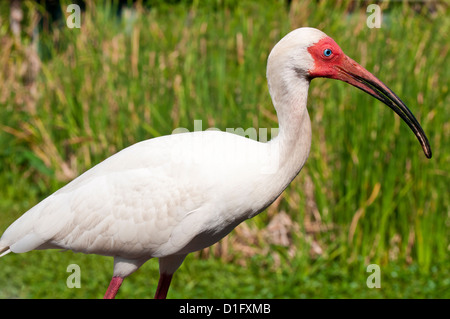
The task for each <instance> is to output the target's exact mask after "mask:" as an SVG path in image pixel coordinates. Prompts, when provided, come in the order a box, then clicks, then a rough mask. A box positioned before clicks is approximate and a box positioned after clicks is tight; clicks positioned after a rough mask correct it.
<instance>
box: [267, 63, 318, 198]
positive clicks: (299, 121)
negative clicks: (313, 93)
mask: <svg viewBox="0 0 450 319" xmlns="http://www.w3.org/2000/svg"><path fill="white" fill-rule="evenodd" d="M267 78H268V82H269V91H270V95H271V97H272V101H273V104H274V107H275V109H276V111H277V115H278V122H279V133H278V136H277V137H276V138H274V139H273V140H271V141H270V142H269V143H270V144H272V145H271V147H273V149H274V151H277V152H278V169H277V171H276V175H277V179H278V180H279V181H280V182H279V183H280V184H279V185H278V186H279V187H280V188H282V190H284V188H285V187H286V186H287V185H288V184H289V183H290V182H291V181H292V180H293V179H294V177H295V176H297V174H298V173H299V172H300V170H301V168H302V167H303V165H304V164H305V162H306V159H307V158H308V155H309V150H310V147H311V121H310V119H309V115H308V110H307V109H306V103H307V99H308V89H309V80H308V79H307V78H306V77H303V76H301V75H299V74H298V73H297V71H296V70H294V69H287V68H285V69H284V70H283V68H276V67H273V66H271V65H270V63H269V66H268V72H267ZM274 146H275V147H274ZM282 190H281V191H282Z"/></svg>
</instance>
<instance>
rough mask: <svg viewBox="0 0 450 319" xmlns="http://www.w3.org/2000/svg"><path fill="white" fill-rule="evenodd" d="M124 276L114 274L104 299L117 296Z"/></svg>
mask: <svg viewBox="0 0 450 319" xmlns="http://www.w3.org/2000/svg"><path fill="white" fill-rule="evenodd" d="M122 281H123V278H122V277H118V276H114V277H112V279H111V282H110V283H109V287H108V289H107V290H106V293H105V296H104V297H103V299H114V298H115V297H116V294H117V292H118V291H119V288H120V285H121V284H122Z"/></svg>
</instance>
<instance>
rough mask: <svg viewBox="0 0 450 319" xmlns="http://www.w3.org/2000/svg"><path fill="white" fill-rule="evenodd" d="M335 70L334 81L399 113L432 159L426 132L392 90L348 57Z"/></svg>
mask: <svg viewBox="0 0 450 319" xmlns="http://www.w3.org/2000/svg"><path fill="white" fill-rule="evenodd" d="M334 68H335V69H336V71H337V74H335V75H334V76H333V78H334V79H337V80H341V81H344V82H347V83H349V84H351V85H353V86H355V87H357V88H359V89H361V90H363V91H364V92H366V93H368V94H370V95H372V96H373V97H374V98H376V99H378V100H380V101H381V102H383V103H384V104H386V105H387V106H389V107H390V108H391V109H392V110H393V111H394V112H395V113H397V114H398V115H399V116H400V117H401V118H402V119H403V120H404V121H405V122H406V124H408V126H409V128H410V129H411V130H412V131H413V132H414V134H415V135H416V137H417V139H418V140H419V142H420V145H421V146H422V149H423V152H424V153H425V156H426V157H427V158H431V147H430V143H429V142H428V139H427V136H426V135H425V132H424V131H423V129H422V127H421V126H420V124H419V122H418V121H417V120H416V118H415V117H414V115H413V114H412V113H411V111H410V110H409V109H408V107H407V106H406V105H405V103H403V101H402V100H400V98H399V97H398V96H397V95H396V94H395V93H394V92H392V90H391V89H390V88H388V87H387V86H386V85H385V84H384V83H383V82H381V81H380V80H378V79H377V78H376V77H375V76H374V75H373V74H372V73H370V72H369V71H367V70H366V69H364V68H363V67H362V66H360V65H359V64H358V63H356V62H355V61H353V60H352V59H350V58H349V57H347V56H345V57H344V59H343V60H342V63H339V64H336V65H335V66H334Z"/></svg>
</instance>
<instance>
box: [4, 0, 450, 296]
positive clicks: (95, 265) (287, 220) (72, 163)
mask: <svg viewBox="0 0 450 319" xmlns="http://www.w3.org/2000/svg"><path fill="white" fill-rule="evenodd" d="M72 2H73V3H80V4H81V5H82V6H81V7H82V9H83V10H82V14H81V28H79V29H78V28H73V29H70V28H68V27H67V26H66V19H67V17H68V16H69V15H70V14H71V13H70V12H69V13H67V12H66V8H67V5H69V4H70V3H72ZM122 2H124V1H121V2H120V3H119V1H85V2H81V1H78V2H77V1H62V4H61V6H59V5H58V4H57V7H56V8H57V10H56V12H57V14H56V15H51V14H50V10H49V8H50V7H51V8H52V10H54V7H52V5H54V3H55V1H47V2H46V3H45V2H43V1H40V2H35V1H27V0H24V1H12V2H9V1H2V2H1V3H0V233H1V232H3V231H4V230H5V229H6V228H7V226H8V225H9V224H10V223H12V222H13V221H14V220H15V219H17V218H18V217H19V216H20V215H21V214H22V213H24V212H25V211H26V210H28V209H29V208H31V207H32V206H33V205H35V204H36V203H38V202H39V201H40V200H42V199H44V198H45V197H46V196H48V195H50V194H51V193H53V192H54V191H56V190H57V189H58V188H60V187H61V186H63V185H65V184H66V183H67V182H69V181H70V180H72V179H73V178H75V177H76V176H78V175H79V174H81V173H82V172H84V171H85V170H87V169H89V168H90V167H92V166H93V165H95V164H96V163H98V162H100V161H102V160H103V159H105V158H106V157H108V156H110V155H112V154H114V153H115V152H117V151H118V150H120V149H122V148H124V147H126V146H129V145H131V144H133V143H135V142H138V141H141V140H144V139H149V138H153V137H157V136H160V135H167V134H171V132H172V131H173V130H174V129H175V128H177V127H186V128H188V129H189V130H191V131H192V130H193V128H194V120H202V121H203V129H206V128H208V127H217V128H219V129H221V130H225V129H226V128H238V127H242V128H244V130H245V129H246V128H249V127H254V128H257V129H258V128H273V127H277V118H276V113H275V110H274V109H273V106H272V103H271V100H270V96H269V94H268V89H267V84H266V78H265V72H266V62H267V56H268V54H269V52H270V50H271V48H272V47H273V46H274V45H275V43H276V42H277V41H279V40H280V39H281V38H282V37H283V36H284V35H285V34H286V33H288V32H289V31H290V30H292V29H294V28H297V27H302V26H312V27H316V28H318V29H321V30H323V31H324V32H325V33H327V34H328V35H330V36H331V37H333V38H334V39H335V40H336V42H337V43H338V44H339V45H340V46H341V48H342V49H343V50H344V52H345V53H346V54H348V55H349V56H350V57H352V58H353V59H354V60H356V61H358V62H360V63H361V64H362V65H363V66H364V67H365V68H367V69H368V70H369V71H371V72H373V73H374V74H375V75H376V76H377V77H379V78H380V79H381V80H382V81H383V82H385V83H386V84H387V85H388V86H389V87H390V88H391V89H392V90H393V91H394V92H396V93H397V94H398V95H399V96H400V98H401V99H402V100H403V101H404V102H405V103H406V104H407V105H408V106H409V107H410V109H411V110H412V112H413V113H414V114H415V116H416V117H417V119H418V120H419V122H420V123H421V124H422V127H423V128H424V130H425V132H426V133H427V135H428V138H429V140H430V144H431V146H432V150H433V158H432V159H431V160H428V159H426V158H425V156H424V155H423V153H422V150H421V148H420V145H419V143H418V142H417V140H416V138H415V137H414V135H413V133H412V132H410V130H409V128H408V127H407V125H406V124H405V123H403V122H402V121H401V120H400V118H399V117H398V116H397V115H395V114H394V113H393V112H392V111H391V110H389V109H388V108H387V107H386V106H384V105H383V104H382V103H381V102H379V101H377V100H375V99H373V98H371V97H370V96H368V95H367V94H364V93H362V92H361V91H359V90H356V89H355V88H352V87H350V86H349V85H347V84H345V83H340V82H338V81H331V80H325V79H316V80H314V81H313V82H312V84H311V88H310V96H309V101H308V110H309V113H310V116H311V120H312V129H313V141H312V149H311V155H310V157H309V159H308V161H307V163H306V165H305V167H304V168H303V170H302V172H301V173H300V175H299V176H298V177H297V178H296V179H295V180H294V181H293V182H292V184H291V185H290V186H289V187H288V189H287V190H286V191H285V192H284V193H283V194H282V195H281V196H280V198H279V199H277V200H276V202H275V203H274V204H273V205H272V206H270V207H269V208H268V209H267V210H266V212H263V213H262V214H260V215H258V216H257V217H255V218H254V219H252V220H249V221H247V222H245V223H243V224H242V225H240V226H239V227H238V228H237V229H236V230H235V231H233V232H232V233H231V234H230V235H229V236H228V237H226V238H225V239H223V240H222V241H221V242H219V243H218V244H216V245H214V246H213V247H211V248H208V249H205V250H203V251H201V252H198V253H194V254H191V255H190V256H188V258H187V261H186V262H185V263H184V264H183V266H182V267H181V268H180V269H179V270H178V271H177V273H176V274H175V276H174V280H173V284H172V287H171V290H170V291H169V298H449V297H450V271H449V269H450V263H449V250H450V243H449V229H450V205H449V202H450V200H449V186H450V183H449V182H450V179H449V177H450V176H449V164H450V152H449V148H448V145H449V144H450V141H449V136H450V121H449V120H450V116H449V108H448V106H449V105H450V97H449V96H450V95H449V84H450V83H449V82H450V81H449V79H450V68H449V67H448V58H449V38H448V37H449V34H450V19H449V16H450V15H449V13H450V12H449V5H448V3H445V2H444V1H424V2H416V1H412V2H402V1H378V2H376V3H377V4H379V5H380V8H381V10H382V19H383V20H382V24H381V28H379V29H377V28H373V29H371V28H368V27H367V24H366V21H367V19H368V17H369V15H370V14H371V13H370V12H369V13H368V12H366V9H367V6H368V5H369V4H370V3H371V2H368V1H314V0H305V1H296V0H292V1H233V0H230V1H227V0H216V1H125V2H127V3H126V4H125V5H123V6H122ZM14 6H16V7H14ZM11 8H13V9H11ZM58 10H59V11H58ZM70 264H78V265H79V266H80V268H81V288H80V289H76V288H74V289H69V288H67V285H66V279H67V277H68V276H69V275H70V274H71V273H69V272H67V267H68V265H70ZM369 264H378V265H379V266H380V269H381V288H379V289H377V288H373V289H370V288H368V287H367V285H366V279H367V277H368V276H369V275H371V273H368V272H367V271H366V267H367V266H368V265H369ZM112 268H113V260H112V258H109V257H101V256H95V255H83V254H74V253H72V252H62V253H59V252H56V251H36V252H30V253H27V254H21V255H15V254H9V255H8V256H6V257H5V258H2V259H1V260H0V272H1V274H2V275H1V276H0V297H1V298H99V297H102V296H103V293H104V291H105V290H106V288H107V285H108V283H109V280H110V276H111V274H112ZM157 278H158V270H157V262H155V261H149V262H147V263H146V264H145V265H144V266H143V267H142V268H141V269H140V270H139V271H138V272H137V273H135V274H133V275H132V276H131V277H129V278H127V279H126V280H125V282H124V284H123V286H122V288H121V291H120V293H119V295H118V298H147V297H152V296H153V294H154V291H155V288H156V284H157Z"/></svg>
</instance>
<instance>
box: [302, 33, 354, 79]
mask: <svg viewBox="0 0 450 319" xmlns="http://www.w3.org/2000/svg"><path fill="white" fill-rule="evenodd" d="M326 49H330V50H331V52H332V53H331V55H330V56H328V57H327V56H325V54H324V51H325V50H326ZM308 52H309V54H311V56H312V57H313V59H314V69H313V70H310V71H309V74H310V76H311V77H312V78H315V77H327V78H332V79H337V76H338V72H337V70H336V69H334V66H336V65H339V64H342V62H343V60H344V58H345V57H346V56H345V54H344V52H342V50H341V48H340V47H339V46H338V45H337V44H336V42H334V40H333V39H332V38H330V37H325V38H323V39H322V40H320V41H319V42H317V43H316V44H314V45H312V46H310V47H309V48H308Z"/></svg>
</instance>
